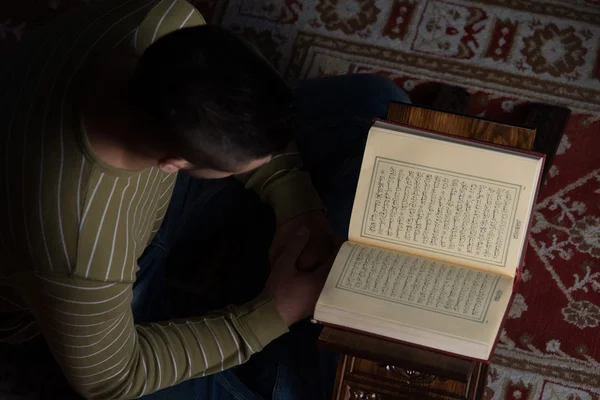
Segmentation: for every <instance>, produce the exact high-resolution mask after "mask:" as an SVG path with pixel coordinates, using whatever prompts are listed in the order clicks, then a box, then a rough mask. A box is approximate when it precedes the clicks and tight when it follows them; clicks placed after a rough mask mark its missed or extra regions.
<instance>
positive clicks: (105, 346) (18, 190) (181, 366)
mask: <svg viewBox="0 0 600 400" xmlns="http://www.w3.org/2000/svg"><path fill="white" fill-rule="evenodd" d="M203 23H204V21H203V19H202V17H201V16H200V15H199V14H198V12H197V11H195V10H194V9H193V7H191V6H190V5H189V4H188V3H186V2H185V1H184V0H162V1H148V0H129V1H120V0H117V1H105V2H102V3H98V4H96V5H93V6H91V7H88V8H85V9H82V10H78V11H77V12H75V13H73V14H70V15H67V16H65V17H64V18H61V19H59V20H57V21H55V22H54V23H53V24H52V25H51V26H49V27H47V28H45V29H44V30H42V31H40V32H39V33H38V34H37V35H36V36H35V37H32V38H31V39H30V40H29V41H28V42H26V43H24V45H23V46H22V48H21V49H20V50H19V51H18V53H17V54H16V55H15V58H14V60H13V61H12V64H11V65H7V70H8V71H7V72H5V73H4V74H3V75H2V76H3V77H5V79H4V81H3V82H1V83H0V87H2V93H3V95H4V96H5V97H4V98H3V99H1V100H2V103H1V105H0V107H1V108H0V127H1V128H0V131H1V132H3V137H2V139H3V140H4V143H5V146H6V147H5V148H4V149H5V150H4V151H3V153H2V154H0V169H1V170H2V174H1V175H0V176H1V180H0V185H1V186H2V188H3V193H4V194H3V196H0V210H1V211H0V213H2V214H3V216H2V220H3V221H5V222H3V223H2V224H1V225H0V233H1V236H0V238H1V242H0V257H2V259H3V260H4V261H3V263H2V266H1V267H0V274H1V275H2V276H3V279H2V281H1V282H0V283H2V286H1V287H0V296H2V297H1V298H0V306H1V311H2V318H0V321H2V323H3V325H2V329H0V332H1V333H2V335H3V340H4V341H6V342H13V343H14V342H16V343H19V342H21V341H23V340H27V339H29V338H31V337H33V336H35V335H37V334H38V333H39V331H40V328H41V330H42V331H43V332H44V335H45V337H46V339H47V340H48V341H49V343H50V347H51V350H52V352H53V353H54V355H55V357H56V358H57V359H58V360H59V363H60V364H61V366H62V367H63V369H64V370H65V373H66V375H67V377H68V378H69V379H70V380H71V382H72V383H74V384H75V386H76V387H77V388H78V390H80V391H81V392H84V393H88V395H89V396H90V397H92V396H99V395H101V396H107V397H124V396H127V394H128V393H129V392H131V394H130V396H135V395H139V394H141V393H144V392H147V391H151V390H156V389H158V388H160V387H164V386H168V385H171V384H173V383H175V382H176V381H179V380H181V379H182V378H189V377H190V376H193V374H192V372H193V368H192V366H186V365H185V364H186V363H187V362H190V360H191V359H192V357H191V354H190V353H191V352H193V349H192V350H188V349H186V350H183V351H182V350H181V349H176V348H177V347H178V346H184V348H185V346H186V345H187V343H190V342H192V341H193V343H194V344H193V347H195V348H196V352H198V354H194V357H193V359H195V360H202V364H203V365H202V366H200V365H198V364H199V363H195V364H196V365H195V368H197V369H199V370H202V373H205V372H204V371H205V370H206V369H208V368H210V367H211V365H215V368H216V367H217V366H220V367H221V368H222V367H223V365H224V364H223V358H224V357H226V356H227V352H228V351H232V352H238V351H240V350H239V347H240V344H239V343H238V342H240V341H241V340H242V339H241V338H236V337H234V336H232V335H231V334H230V333H229V330H230V329H231V328H230V327H229V325H227V323H225V322H223V323H221V322H215V323H209V322H203V326H202V327H199V328H196V327H195V326H193V325H192V324H190V325H186V327H184V328H182V327H166V329H165V328H159V327H157V328H154V327H146V328H143V327H139V328H137V330H136V328H135V327H134V321H133V316H132V313H131V308H130V303H131V298H132V290H131V287H132V286H131V285H132V283H133V281H134V280H135V279H134V278H135V272H136V270H137V263H136V260H137V258H138V257H139V256H140V255H141V253H142V252H143V251H144V248H145V247H146V245H147V243H148V242H149V240H150V239H151V238H152V237H153V235H154V233H155V232H156V231H157V230H158V228H159V226H160V224H161V221H162V218H163V217H164V215H165V213H166V210H167V208H168V207H167V206H168V203H169V201H170V197H171V191H172V188H173V185H174V183H175V178H176V174H165V173H163V172H162V171H160V169H159V168H158V167H153V168H149V169H145V170H143V171H138V172H133V171H125V170H120V169H117V168H114V167H111V166H110V165H108V164H106V163H105V162H103V161H102V160H101V159H100V158H99V157H98V156H97V155H96V154H95V153H94V151H93V150H92V147H91V145H90V143H89V141H88V139H87V135H86V132H85V120H84V118H83V115H84V113H83V104H84V89H86V88H87V86H88V80H89V78H88V77H89V76H90V75H89V74H90V73H91V71H92V70H93V68H94V67H95V66H96V65H97V63H100V62H103V61H105V60H106V58H107V56H108V55H109V54H110V53H114V52H121V53H123V54H134V55H140V54H141V53H142V52H143V51H144V49H145V48H146V47H148V46H149V45H150V44H151V43H152V42H154V41H155V40H157V39H158V38H159V37H161V36H163V35H165V34H166V33H168V32H170V31H173V30H176V29H179V28H181V27H184V26H193V25H200V24H203ZM29 309H31V310H29ZM32 313H33V315H35V319H34V318H33V315H32ZM184 329H185V330H186V332H185V333H181V330H184ZM167 331H169V333H167ZM203 331H210V332H203ZM213 332H216V333H215V335H216V336H214V338H215V339H214V340H215V341H216V342H213V343H206V342H205V341H204V340H202V341H203V342H205V344H204V347H202V346H200V342H199V341H198V338H201V339H203V338H204V337H205V336H206V335H207V334H210V335H211V336H209V337H211V340H213V339H212V337H213V336H212V334H213ZM223 336H226V337H229V339H228V342H227V343H225V342H221V343H219V342H218V341H217V337H223ZM173 338H177V340H178V341H179V340H180V341H181V343H173ZM66 339H68V340H66ZM163 341H164V342H163ZM229 342H231V343H229ZM199 346H200V347H199ZM254 346H255V347H256V348H258V347H260V345H259V344H258V343H255V344H254ZM236 358H237V357H236ZM161 361H162V363H161ZM240 361H241V359H240ZM167 362H168V363H169V364H170V365H169V366H167V365H165V364H166V363H167ZM161 365H162V366H161ZM120 375H123V376H122V379H124V378H126V377H127V379H126V380H125V381H123V382H129V383H128V384H127V383H125V384H123V385H119V384H116V383H115V379H113V378H114V377H115V376H120ZM183 375H186V376H183ZM107 385H108V386H107ZM99 390H100V391H99ZM101 393H102V394H101Z"/></svg>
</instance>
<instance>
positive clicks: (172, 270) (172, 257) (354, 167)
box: [132, 75, 409, 400]
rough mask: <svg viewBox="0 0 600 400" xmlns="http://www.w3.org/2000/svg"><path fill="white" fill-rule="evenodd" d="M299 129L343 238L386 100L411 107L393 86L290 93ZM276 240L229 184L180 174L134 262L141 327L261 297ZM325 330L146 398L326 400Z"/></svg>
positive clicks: (307, 328) (355, 78)
mask: <svg viewBox="0 0 600 400" xmlns="http://www.w3.org/2000/svg"><path fill="white" fill-rule="evenodd" d="M293 87H294V92H295V96H296V101H297V110H298V113H299V116H300V124H299V126H298V129H297V137H296V142H297V144H298V148H299V150H300V152H301V153H302V156H303V159H304V162H305V168H306V169H307V170H308V171H309V172H310V174H311V178H312V180H313V183H314V185H315V187H316V189H317V191H318V192H319V194H320V196H321V198H322V199H323V201H324V203H325V205H326V206H327V209H328V219H329V222H330V223H331V226H332V228H333V230H334V231H335V232H336V233H337V234H338V235H340V236H342V237H347V234H348V225H349V221H350V214H351V211H352V204H353V201H354V193H355V189H356V184H357V181H358V175H359V171H360V164H361V161H362V155H363V150H364V145H365V141H366V137H367V132H368V130H369V127H370V125H371V122H372V119H373V118H375V117H384V116H385V113H386V111H387V107H388V103H389V102H390V101H399V102H409V99H408V96H407V95H406V93H404V92H403V91H402V90H400V89H399V88H398V87H397V86H396V85H395V84H394V83H392V82H391V81H389V80H388V79H387V78H383V77H381V76H376V75H345V76H338V77H329V78H321V79H313V80H306V81H301V82H297V83H295V84H294V85H293ZM274 231H275V219H274V215H273V212H272V211H271V209H270V208H269V207H267V206H265V205H263V204H261V202H260V201H259V199H258V197H257V196H256V195H255V194H253V193H250V192H249V191H248V190H245V189H244V188H243V187H242V186H241V185H240V184H239V183H237V182H236V181H235V180H233V179H223V180H200V179H194V178H191V177H189V176H186V175H183V174H180V175H179V177H178V179H177V182H176V185H175V189H174V193H173V198H172V200H171V203H170V205H169V210H168V212H167V215H166V217H165V220H164V222H163V223H162V226H161V228H160V230H159V231H158V233H157V235H156V237H155V238H154V240H153V241H152V243H151V245H150V246H148V248H146V250H145V252H144V254H143V255H142V256H141V257H140V259H139V260H138V262H139V266H140V271H139V273H138V277H137V281H136V283H135V286H134V298H133V302H132V308H133V311H134V315H135V318H136V322H151V321H157V320H162V319H170V318H182V317H183V318H184V317H187V316H195V315H199V314H201V313H203V312H205V311H209V310H211V309H216V308H220V307H222V306H224V305H226V304H236V303H242V302H244V301H248V300H250V299H251V298H253V297H254V296H255V295H257V294H258V293H259V292H260V291H261V290H262V288H263V285H264V281H265V279H266V277H267V275H268V272H269V266H268V260H267V251H268V249H269V246H270V244H271V239H272V237H273V234H274ZM319 332H320V328H319V327H318V326H316V325H314V324H311V323H309V322H308V321H302V322H300V323H298V324H296V325H294V326H292V327H291V329H290V332H289V333H287V334H285V335H283V336H282V337H280V338H278V339H276V340H274V341H273V342H272V343H270V344H269V345H268V346H267V347H266V348H265V349H263V351H261V352H260V353H257V354H255V355H254V356H252V357H251V359H250V360H249V361H248V362H247V363H246V364H244V365H242V366H239V367H236V368H233V369H230V370H226V371H223V372H221V373H217V374H214V375H211V376H207V377H202V378H197V379H192V380H189V381H185V382H182V383H180V384H178V385H176V386H174V387H170V388H166V389H163V390H161V391H159V392H157V393H154V394H150V395H148V396H145V398H147V399H205V400H217V399H219V400H233V399H235V400H258V399H270V398H273V399H276V400H305V399H311V400H313V399H314V400H318V399H324V400H325V399H327V400H328V399H330V398H331V392H332V388H333V382H334V378H335V363H336V356H335V354H332V353H327V352H324V351H320V350H317V349H316V346H315V342H316V339H317V337H318V334H319Z"/></svg>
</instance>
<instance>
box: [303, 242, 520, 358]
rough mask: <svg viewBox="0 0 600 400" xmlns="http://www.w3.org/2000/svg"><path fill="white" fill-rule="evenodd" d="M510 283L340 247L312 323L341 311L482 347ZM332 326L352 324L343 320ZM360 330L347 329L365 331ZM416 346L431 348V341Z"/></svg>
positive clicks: (469, 270)
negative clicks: (328, 312) (314, 320)
mask: <svg viewBox="0 0 600 400" xmlns="http://www.w3.org/2000/svg"><path fill="white" fill-rule="evenodd" d="M512 282H513V280H512V278H509V277H505V276H502V275H498V274H493V273H490V272H485V271H480V270H475V269H472V268H465V267H461V266H458V265H455V264H450V263H445V262H442V261H437V260H433V259H429V258H424V257H419V256H413V255H410V254H403V253H398V252H393V251H389V250H385V249H382V248H377V247H371V246H365V245H359V244H351V243H345V244H344V246H342V249H341V250H340V252H339V254H338V257H337V258H336V261H335V263H334V266H333V268H332V271H331V273H330V275H329V277H328V280H327V282H326V284H325V287H324V289H323V292H322V294H321V297H320V298H319V301H318V305H317V311H316V312H315V319H318V320H323V321H325V322H332V323H333V321H329V319H330V315H328V314H327V311H325V312H323V311H322V310H323V309H327V308H333V309H336V308H337V309H342V310H344V309H345V310H347V311H348V312H349V313H353V314H357V315H362V316H364V317H369V318H373V319H380V320H383V321H388V323H390V324H393V325H400V326H404V327H412V328H415V327H416V328H417V329H418V330H422V331H424V332H430V333H431V332H434V333H436V334H437V335H439V336H444V337H449V338H461V339H463V340H464V341H467V342H473V343H483V344H485V347H486V348H487V347H489V346H490V345H491V344H493V342H494V339H495V337H496V334H497V332H498V329H499V328H500V324H501V322H502V319H503V316H504V313H505V311H506V307H507V304H508V301H509V299H510V295H511V293H512ZM337 322H338V324H340V325H343V326H344V325H352V324H351V323H349V322H348V321H343V320H342V321H341V322H340V321H337ZM366 326H367V325H366V324H363V326H350V327H352V328H355V329H359V330H364V331H370V329H369V328H368V327H366ZM392 330H393V331H394V332H396V331H397V332H400V331H401V330H398V328H395V330H394V329H392ZM374 333H377V334H383V333H382V332H374ZM393 334H394V333H393ZM384 335H385V334H384ZM419 336H421V335H419ZM396 338H397V339H399V340H406V341H415V340H417V338H409V337H396ZM438 339H439V338H438ZM438 341H439V340H438ZM420 344H422V345H425V346H430V347H431V346H433V347H436V346H435V345H434V344H432V343H420ZM455 350H456V349H454V351H455ZM448 351H453V350H448Z"/></svg>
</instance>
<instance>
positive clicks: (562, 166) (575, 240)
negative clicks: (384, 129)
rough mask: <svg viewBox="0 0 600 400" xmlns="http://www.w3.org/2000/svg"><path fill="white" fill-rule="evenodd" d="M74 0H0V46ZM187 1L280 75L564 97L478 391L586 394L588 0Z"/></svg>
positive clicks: (593, 163)
mask: <svg viewBox="0 0 600 400" xmlns="http://www.w3.org/2000/svg"><path fill="white" fill-rule="evenodd" d="M179 1H181V0H179ZM82 4H83V2H82V1H76V0H70V1H67V0H44V1H37V0H13V1H7V0H5V1H3V2H2V3H0V48H10V47H13V46H16V45H18V42H19V41H20V39H21V37H23V36H25V35H26V34H27V32H28V31H30V30H31V29H34V28H35V26H37V25H39V24H41V23H43V22H44V21H46V20H48V19H50V18H52V16H53V15H55V14H56V13H59V12H62V11H64V10H66V9H68V8H71V7H74V6H78V5H82ZM196 5H197V6H198V8H199V9H200V10H201V11H202V12H203V13H204V15H205V16H206V18H207V20H210V21H212V22H214V23H219V24H222V25H224V26H227V27H230V28H232V29H234V30H236V31H238V32H241V33H243V34H244V35H245V36H247V37H248V38H250V39H252V40H254V41H255V42H256V43H257V44H258V45H259V47H260V48H261V50H262V51H263V52H264V53H265V55H266V56H267V57H268V58H269V60H270V61H271V62H272V63H273V64H274V65H275V66H276V67H277V68H278V69H279V70H280V71H281V72H282V74H283V75H284V76H285V77H286V78H289V79H303V78H308V77H316V76H323V75H336V74H345V73H350V72H376V73H379V74H384V75H387V76H389V77H391V78H392V79H394V80H395V81H396V82H397V83H398V85H400V86H401V87H403V88H404V89H405V90H406V91H407V92H409V93H410V94H411V96H412V98H413V99H414V101H416V102H422V101H423V102H424V101H425V99H426V98H427V96H429V95H430V88H431V86H432V83H434V82H445V83H449V84H454V85H458V86H462V87H465V88H466V89H468V90H469V92H470V93H471V94H472V96H473V101H472V105H471V108H470V111H469V112H470V113H471V114H472V115H478V116H485V117H488V118H492V119H496V120H500V121H504V122H513V123H519V122H522V120H523V118H524V115H525V112H526V110H527V108H528V106H529V105H530V104H531V103H532V102H542V103H549V104H560V105H564V106H567V107H569V108H571V109H572V110H573V115H572V117H571V119H570V121H569V123H568V126H567V129H566V134H565V136H564V138H563V141H562V143H561V145H560V148H559V151H558V155H557V156H556V158H555V159H554V165H552V167H551V169H550V172H549V178H548V180H547V182H546V184H545V186H544V187H543V190H542V192H541V196H540V199H539V202H538V204H537V206H536V209H535V219H534V226H533V231H532V236H531V238H530V241H529V245H530V247H529V252H528V254H527V258H526V264H525V266H524V269H523V273H522V278H523V279H522V284H521V285H520V287H519V294H518V295H517V298H516V301H515V304H514V306H513V308H512V310H511V312H510V318H509V320H508V322H507V324H506V329H505V330H504V331H503V333H502V337H501V343H500V345H499V348H498V350H497V352H496V355H495V357H494V359H493V363H492V366H491V369H490V371H491V372H490V375H489V377H488V388H487V389H486V398H487V399H498V400H499V399H507V400H513V399H514V400H533V399H544V400H597V399H600V155H599V154H598V149H600V1H598V0H570V1H561V0H545V1H542V0H480V1H466V0H422V1H420V0H361V1H358V0H279V1H277V0H200V1H196ZM2 370H5V367H4V366H3V367H2ZM1 376H2V375H1V374H0V379H2V378H1ZM1 387H2V388H5V387H7V385H6V384H5V383H2V385H1ZM11 398H17V397H11ZM20 398H25V397H20ZM28 398H31V397H28Z"/></svg>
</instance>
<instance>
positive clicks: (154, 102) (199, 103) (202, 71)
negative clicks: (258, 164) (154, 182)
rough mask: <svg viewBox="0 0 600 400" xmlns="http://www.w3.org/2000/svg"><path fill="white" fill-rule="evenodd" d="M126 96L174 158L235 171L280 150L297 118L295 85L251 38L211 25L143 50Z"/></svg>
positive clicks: (186, 30)
mask: <svg viewBox="0 0 600 400" xmlns="http://www.w3.org/2000/svg"><path fill="white" fill-rule="evenodd" d="M127 94H128V97H129V99H130V100H131V101H133V102H134V104H136V105H138V106H141V108H142V112H143V113H144V114H146V115H147V116H148V117H150V118H152V121H153V122H154V123H157V124H158V126H159V128H160V129H157V131H158V132H156V133H155V135H158V137H153V138H149V139H151V140H152V141H153V142H154V143H155V145H157V146H163V147H162V148H163V149H168V151H170V152H172V153H173V154H172V155H173V156H177V157H182V158H185V159H187V160H188V161H190V162H191V163H193V164H196V163H199V162H202V163H204V164H208V165H210V166H212V167H214V168H216V169H220V170H224V171H231V170H232V168H233V167H234V166H235V165H236V164H237V163H240V162H250V161H252V160H255V159H258V158H263V157H266V156H269V155H272V154H276V153H278V152H280V151H281V150H283V149H284V148H285V146H286V145H287V144H288V143H289V141H290V139H291V136H292V132H291V131H292V126H291V125H292V121H293V119H294V107H293V95H292V91H291V89H290V87H289V86H288V85H287V84H286V83H285V81H284V80H283V79H282V78H281V77H280V76H279V74H278V73H277V72H276V71H275V70H274V69H273V67H272V66H271V65H270V64H269V63H268V62H267V61H266V59H265V58H264V57H262V56H261V55H260V54H259V53H258V52H257V51H256V50H255V49H254V47H252V46H251V45H249V43H247V42H245V40H243V39H242V38H240V37H239V36H238V35H237V34H235V33H233V32H231V31H229V30H227V29H224V28H221V27H218V26H214V25H204V26H199V27H193V28H184V29H180V30H177V31H175V32H172V33H169V34H167V35H165V36H164V37H162V38H160V39H159V40H157V41H156V42H155V43H153V44H152V45H151V46H149V47H148V49H147V50H146V51H145V52H144V53H143V55H142V57H141V58H140V60H139V63H138V65H137V67H136V70H135V72H134V74H133V77H132V78H131V80H130V82H129V85H128V90H127Z"/></svg>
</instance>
